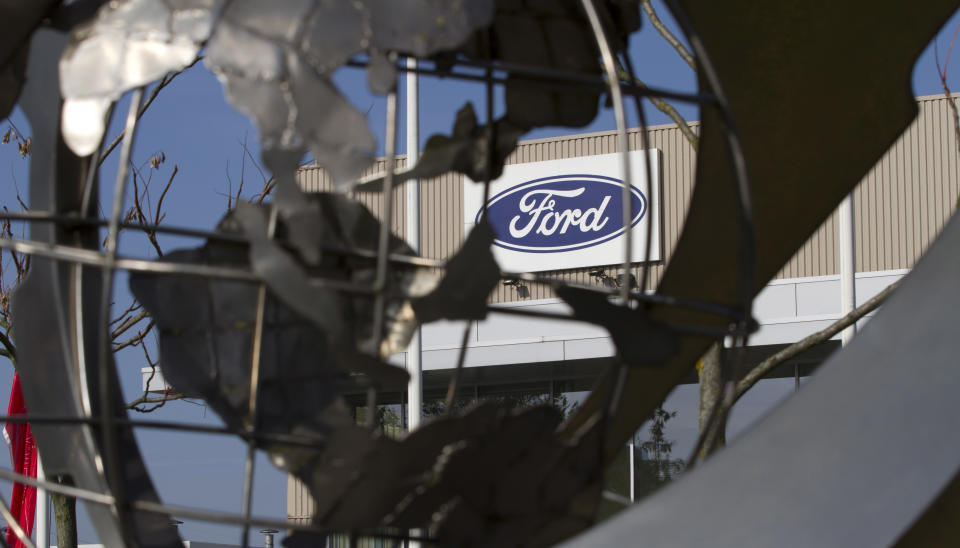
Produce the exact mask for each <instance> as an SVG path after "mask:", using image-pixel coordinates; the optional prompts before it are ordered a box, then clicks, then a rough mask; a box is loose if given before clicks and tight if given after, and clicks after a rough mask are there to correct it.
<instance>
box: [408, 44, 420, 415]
mask: <svg viewBox="0 0 960 548" xmlns="http://www.w3.org/2000/svg"><path fill="white" fill-rule="evenodd" d="M407 68H409V69H413V70H411V71H409V72H407V169H410V168H412V167H413V166H414V165H416V163H417V159H418V158H419V157H420V91H419V89H418V88H419V85H418V80H417V78H418V76H417V73H416V68H417V60H416V59H414V58H412V57H408V58H407ZM406 185H407V186H406V193H407V194H406V198H407V208H406V209H407V219H406V225H407V226H406V228H407V243H408V244H410V247H412V248H413V251H414V252H416V253H420V180H419V179H410V180H408V181H407V183H406ZM422 354H423V347H422V345H421V340H420V328H419V327H417V329H416V330H415V331H414V332H413V337H412V338H411V339H410V346H409V347H407V371H408V372H409V373H410V384H409V385H407V402H408V403H407V427H408V428H409V429H410V430H414V429H415V428H416V427H417V426H419V425H420V413H421V410H422V407H423V382H422V379H421V377H422V365H421V364H422V361H421V358H422Z"/></svg>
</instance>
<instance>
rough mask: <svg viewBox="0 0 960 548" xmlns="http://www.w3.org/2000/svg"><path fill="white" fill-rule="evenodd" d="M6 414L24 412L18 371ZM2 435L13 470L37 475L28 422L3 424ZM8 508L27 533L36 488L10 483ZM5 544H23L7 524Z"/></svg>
mask: <svg viewBox="0 0 960 548" xmlns="http://www.w3.org/2000/svg"><path fill="white" fill-rule="evenodd" d="M7 414H8V415H26V414H27V404H26V402H24V401H23V392H22V391H21V390H20V375H18V374H17V373H14V374H13V387H12V388H11V389H10V404H9V405H8V406H7ZM3 437H4V438H5V439H6V440H7V443H8V444H9V445H10V462H11V463H12V464H13V470H14V471H15V472H16V473H18V474H23V475H25V476H30V477H31V478H35V477H37V445H36V443H34V441H33V432H31V431H30V424H28V423H25V422H18V423H10V422H8V423H7V424H6V425H5V426H4V427H3ZM10 510H11V511H12V512H13V515H14V517H16V518H17V521H18V522H20V527H22V528H23V530H24V531H26V533H27V536H29V535H31V534H32V533H33V519H34V517H35V516H36V510H37V489H36V488H35V487H28V486H26V485H21V484H19V483H14V484H13V495H12V496H11V497H10ZM6 540H7V545H8V546H10V547H11V548H24V545H23V543H21V542H20V541H19V540H18V539H17V536H16V535H15V534H14V533H13V530H12V529H11V528H9V527H7V539H6Z"/></svg>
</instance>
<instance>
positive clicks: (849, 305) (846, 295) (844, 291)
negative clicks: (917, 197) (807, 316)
mask: <svg viewBox="0 0 960 548" xmlns="http://www.w3.org/2000/svg"><path fill="white" fill-rule="evenodd" d="M839 225H840V315H841V316H846V315H847V314H849V313H850V311H852V310H853V309H854V308H856V300H857V299H856V272H857V271H856V268H857V267H856V264H855V262H854V259H855V258H856V255H855V253H856V250H855V248H854V237H855V233H854V219H853V194H850V195H849V196H847V197H846V198H844V200H843V202H841V203H840V219H839ZM856 334H857V324H856V323H852V324H850V327H848V328H846V329H844V330H843V332H842V333H841V334H840V340H841V344H842V345H843V346H846V345H847V343H849V342H850V340H851V339H853V337H854V335H856Z"/></svg>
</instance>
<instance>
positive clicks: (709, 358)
mask: <svg viewBox="0 0 960 548" xmlns="http://www.w3.org/2000/svg"><path fill="white" fill-rule="evenodd" d="M720 344H721V343H719V342H717V343H715V344H714V345H713V346H711V347H710V349H709V350H707V352H706V354H704V355H703V357H702V358H700V363H699V364H698V366H699V367H697V372H698V374H699V377H700V415H699V426H700V428H699V431H700V435H701V436H702V435H703V432H704V430H706V428H707V426H708V423H709V421H710V413H711V412H712V411H713V410H714V408H715V407H717V406H718V404H720V403H722V402H720V401H719V400H720V399H721V398H723V374H722V371H721V360H720V352H721V347H720ZM718 410H719V409H718ZM722 419H723V417H717V418H715V419H714V423H716V424H715V425H714V433H713V434H712V435H710V436H709V437H707V439H706V440H705V441H704V443H703V448H702V449H700V455H699V456H700V458H701V459H704V458H706V457H708V456H709V455H710V454H711V453H713V452H714V451H715V450H716V449H717V448H719V447H723V445H724V444H725V443H726V441H727V440H726V427H725V426H724V424H723V423H724V421H723V420H722Z"/></svg>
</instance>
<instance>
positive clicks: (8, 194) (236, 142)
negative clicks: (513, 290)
mask: <svg viewBox="0 0 960 548" xmlns="http://www.w3.org/2000/svg"><path fill="white" fill-rule="evenodd" d="M655 4H656V5H657V7H658V9H659V12H660V14H661V17H663V18H664V19H665V20H667V22H668V23H670V24H671V26H674V27H675V25H673V24H672V21H670V18H669V15H668V13H667V11H666V9H665V8H664V7H663V6H662V4H659V3H655ZM958 24H960V16H956V15H955V16H954V17H953V18H952V19H951V20H950V22H948V23H947V24H946V26H945V27H944V30H943V31H941V33H940V35H939V36H938V38H937V40H938V41H939V44H940V49H941V57H943V55H944V53H945V51H946V48H947V46H948V45H949V42H950V39H951V37H952V35H953V31H954V29H955V28H956V27H957V25H958ZM631 54H632V56H633V59H634V64H635V65H636V69H637V71H638V73H639V75H640V76H641V78H643V79H644V80H645V81H646V82H647V83H648V84H649V85H653V86H662V87H668V88H672V89H678V90H683V91H694V90H695V88H696V79H695V76H694V74H693V73H692V71H690V69H689V68H688V67H687V66H686V65H685V64H684V63H683V62H682V61H681V60H680V59H679V58H678V57H677V56H676V54H675V53H674V52H673V51H672V49H671V48H670V47H669V46H668V45H667V44H666V43H665V42H664V41H663V40H662V39H661V38H660V37H659V36H658V35H657V34H656V31H655V30H653V29H652V27H650V26H649V25H645V26H644V28H643V30H642V31H641V32H640V33H639V34H638V35H636V36H635V37H634V38H633V41H632V43H631ZM957 62H960V60H958V61H956V62H954V64H953V65H952V69H951V71H950V75H949V77H950V80H949V81H950V83H951V84H952V85H953V86H955V87H956V88H958V89H960V68H957V66H956V63H957ZM336 82H337V84H338V85H339V86H340V87H341V89H342V91H343V92H344V94H345V95H347V96H348V97H349V99H350V100H351V101H352V102H353V104H354V105H356V106H357V108H359V109H360V110H361V111H364V112H366V111H367V110H369V116H368V119H369V123H370V126H371V129H372V130H373V131H374V134H375V135H377V137H378V141H379V143H380V146H381V150H382V146H383V139H382V136H383V132H384V123H385V122H384V112H385V99H384V98H383V97H382V96H375V95H372V94H370V93H369V92H368V91H367V90H366V75H365V73H364V71H362V70H360V69H354V68H344V69H341V70H340V71H339V72H338V73H337V74H336ZM913 87H914V93H915V94H916V95H918V96H919V95H932V94H938V93H942V89H941V87H940V82H939V79H938V77H937V73H936V68H935V66H934V61H933V51H932V47H931V48H928V50H927V51H926V52H925V53H924V54H923V56H922V57H921V59H920V62H919V63H918V64H917V67H916V69H915V71H914V77H913ZM400 99H401V105H402V104H403V103H402V101H403V100H404V97H403V90H402V89H401V97H400ZM466 101H472V102H473V104H474V107H475V110H476V111H477V113H478V116H480V117H481V118H482V117H483V112H484V89H483V86H482V85H480V84H464V83H459V82H450V81H444V80H439V79H436V78H423V79H422V80H421V130H420V136H421V141H422V142H423V141H426V139H427V138H428V137H429V136H430V135H431V134H433V133H437V132H442V133H447V132H449V130H450V126H451V124H452V120H453V116H454V114H455V113H456V111H457V110H458V109H459V108H460V107H461V106H462V105H463V104H464V102H466ZM677 107H678V108H679V109H680V111H681V112H682V113H683V114H684V116H685V117H687V119H689V120H695V119H697V118H698V115H697V109H696V108H695V107H694V106H690V105H682V104H677ZM125 110H126V101H121V104H120V105H119V106H118V109H117V112H118V113H124V112H125ZM402 112H403V109H402V106H401V113H402ZM498 112H499V105H498ZM628 112H629V113H630V114H629V116H630V120H631V125H635V124H636V116H635V113H634V111H633V108H632V107H630V106H629V105H628ZM647 114H648V116H649V119H650V123H652V124H662V123H668V122H669V120H668V119H667V118H666V117H665V116H664V115H662V114H661V113H660V112H659V111H657V110H655V109H653V108H652V107H651V108H648V109H647ZM117 118H122V115H121V116H118V117H117ZM11 120H12V123H13V124H15V125H16V126H17V127H18V128H19V129H20V130H21V131H22V132H23V133H25V134H27V135H29V124H27V122H26V121H25V120H24V118H23V116H22V114H20V113H19V112H15V113H14V114H13V116H12V117H11ZM828 123H829V121H824V124H825V128H826V125H827V124H828ZM118 124H119V122H118V121H117V120H114V122H113V123H112V124H111V129H110V130H109V134H110V135H111V136H112V135H115V134H116V133H117V132H118V131H119V129H118ZM400 124H401V125H400V128H399V135H400V136H401V139H400V143H399V151H400V152H404V151H405V146H404V143H403V138H402V136H403V135H404V130H403V128H404V124H405V120H404V119H403V117H402V115H401V120H400ZM4 125H6V124H4ZM613 127H614V123H613V117H612V113H611V111H609V110H604V111H603V112H602V114H601V115H600V116H599V117H598V118H597V120H595V121H594V122H593V123H592V124H591V125H590V126H588V127H586V128H579V129H577V130H575V131H574V130H570V129H566V128H543V129H538V130H536V131H534V132H531V133H530V134H529V135H528V136H527V137H528V138H535V137H548V136H556V135H562V134H567V133H579V132H585V131H599V130H608V129H613ZM0 130H2V131H6V128H5V127H2V128H0ZM244 140H246V142H247V146H248V148H249V150H250V152H251V153H252V155H253V157H254V158H257V157H258V155H259V147H258V144H257V131H256V129H255V128H254V127H253V126H251V124H250V122H249V121H248V120H247V119H246V118H245V117H244V116H242V115H240V114H238V113H237V112H235V111H234V110H232V108H231V107H230V106H229V105H227V104H226V102H225V101H224V99H223V95H222V91H221V88H220V84H219V83H218V82H217V80H216V78H215V77H214V76H213V75H211V74H210V73H209V72H208V71H207V70H206V69H205V68H204V67H203V66H201V65H198V66H197V67H195V68H192V69H190V70H188V71H186V72H185V73H184V74H182V75H181V76H179V77H178V78H177V79H176V80H175V81H174V83H173V84H172V85H170V86H169V87H168V88H167V89H165V90H163V92H162V93H161V94H160V96H159V98H158V99H157V101H156V102H155V104H154V105H153V106H152V107H151V108H150V110H149V111H148V112H147V114H146V116H144V118H143V120H142V121H141V124H140V132H139V134H138V138H137V141H136V146H135V149H134V154H133V160H134V163H135V164H137V165H145V164H146V163H147V162H148V161H149V159H150V157H151V156H153V155H155V154H158V153H160V152H162V153H163V154H164V155H165V156H166V163H165V164H163V165H162V166H161V167H160V169H159V170H157V172H156V173H155V175H154V178H155V180H157V181H163V180H166V178H167V177H169V175H170V173H171V171H172V169H173V166H174V165H176V166H177V167H178V170H179V172H178V175H177V178H176V181H175V183H174V185H173V189H172V190H171V193H170V195H169V196H168V198H167V200H168V204H169V205H168V207H167V209H166V211H167V215H168V216H167V219H166V221H165V222H167V223H169V224H171V225H182V226H190V227H198V228H204V229H210V228H212V227H213V226H214V224H215V223H216V221H217V220H218V219H219V217H220V215H221V214H222V212H223V211H224V209H225V205H226V198H225V197H224V196H223V193H226V192H227V190H228V186H229V183H228V179H230V180H232V181H233V185H234V190H235V189H236V184H237V183H238V182H239V181H240V177H241V171H245V175H246V185H247V186H246V187H245V195H247V196H249V195H251V194H253V193H254V192H255V191H257V190H258V189H259V186H258V184H260V183H261V182H262V181H261V179H260V175H259V173H258V172H257V170H256V169H255V168H253V166H252V164H251V162H250V161H249V160H246V162H245V161H244V157H243V154H242V143H243V142H244ZM115 156H116V154H115V155H114V157H112V159H113V162H115V161H116V158H115ZM148 169H149V168H145V170H144V172H145V173H146V171H147V170H148ZM0 173H2V174H3V175H2V178H0V204H7V205H8V206H9V207H11V208H13V205H14V204H15V201H14V188H15V185H14V183H16V186H18V187H19V189H20V191H21V192H22V193H23V194H24V196H26V192H27V179H28V173H29V170H28V165H27V161H26V160H23V159H21V158H20V156H19V155H18V154H17V151H16V147H15V146H14V145H12V144H11V145H6V146H0ZM114 173H115V166H114V165H113V164H111V163H110V162H108V165H105V167H104V169H103V171H102V175H101V177H102V181H103V186H104V187H105V188H106V189H109V188H110V186H111V185H112V181H113V177H114ZM104 203H108V200H105V201H104ZM163 244H164V247H166V248H167V249H172V248H174V247H177V246H194V245H197V242H196V241H189V240H182V239H176V238H165V239H164V240H163ZM122 249H123V250H124V253H126V254H129V255H140V256H150V250H149V248H148V247H147V246H146V241H145V239H144V238H143V237H142V236H140V235H137V234H134V233H129V234H125V235H124V236H123V241H122ZM117 284H118V287H119V288H120V293H118V302H123V301H124V300H125V299H126V298H127V297H126V296H125V291H123V289H124V288H125V287H126V282H125V279H124V277H120V279H118V282H117ZM141 365H142V356H141V355H140V354H139V350H134V351H125V352H123V353H122V354H121V355H120V356H119V367H120V371H121V376H122V384H123V388H124V391H125V396H126V397H127V399H128V400H129V399H133V398H135V397H137V396H138V395H139V387H140V373H139V369H140V366H141ZM2 367H3V366H2V365H0V369H2ZM11 376H12V368H8V369H7V370H6V372H5V373H4V372H0V401H3V400H4V399H5V398H6V397H7V394H8V393H9V382H10V377H11ZM765 382H766V383H767V384H769V387H768V388H769V389H767V390H758V391H756V393H755V394H754V395H752V396H751V397H749V398H746V399H745V400H744V401H743V403H742V404H741V405H739V406H738V408H737V411H736V413H735V414H734V421H735V424H734V425H733V427H732V431H733V432H737V431H738V429H742V428H743V426H745V425H746V424H748V423H749V422H751V421H752V420H753V419H755V418H756V416H757V415H758V414H759V413H760V412H761V411H762V410H763V409H766V408H768V407H769V406H770V405H772V404H773V402H775V401H777V400H779V398H781V397H783V396H785V395H787V394H788V393H789V391H790V389H791V387H792V382H791V383H789V386H788V384H785V383H784V382H782V381H765ZM771 383H772V384H771ZM688 392H690V393H688ZM691 394H692V391H690V390H689V387H687V388H682V389H680V390H678V391H677V393H676V394H675V395H674V396H673V397H672V398H671V399H672V401H673V402H674V403H673V404H670V403H668V407H669V406H670V405H676V406H677V408H678V409H683V411H682V412H681V415H680V416H679V417H678V419H677V421H675V422H674V423H672V425H671V430H670V431H668V437H670V436H674V437H675V438H677V439H678V440H679V443H678V447H677V452H676V454H677V455H684V454H685V453H686V451H687V449H684V447H687V446H688V444H689V443H691V442H692V441H691V440H690V438H691V430H692V431H693V432H695V428H696V417H695V404H694V407H693V408H692V409H693V411H692V412H691V411H689V410H690V409H691V407H690V401H691V398H692V401H694V402H695V395H691ZM150 418H153V419H158V420H185V421H195V422H200V423H208V424H209V423H216V422H217V419H216V417H215V416H214V415H213V414H212V412H210V410H209V409H206V408H205V407H203V406H200V405H195V404H190V403H184V402H174V403H171V404H168V406H167V407H165V408H164V409H162V410H160V411H158V412H156V413H154V414H153V415H152V416H151V417H150ZM691 421H692V422H691ZM139 438H140V441H141V448H142V450H143V452H144V453H145V454H146V455H147V461H148V467H149V469H150V471H151V473H152V475H153V477H154V481H155V483H156V484H157V486H158V489H159V491H160V494H161V496H162V498H163V499H164V501H165V502H169V503H172V504H182V505H189V506H196V507H203V508H213V509H218V510H225V511H239V510H240V494H241V489H242V471H243V462H242V460H243V446H242V444H241V443H240V442H239V441H237V440H236V439H233V438H229V437H212V436H198V435H195V434H179V433H172V432H160V431H143V432H141V433H140V435H139ZM255 480H256V485H255V487H256V490H255V501H254V502H255V504H254V511H255V513H256V514H260V515H265V516H273V517H277V518H282V517H283V516H284V504H285V498H284V496H285V486H286V484H285V475H284V474H283V473H281V472H279V471H277V470H276V469H275V468H273V467H272V466H271V465H270V464H269V463H268V462H267V461H266V458H265V457H264V456H263V455H260V456H259V457H258V464H257V473H256V476H255ZM0 492H2V493H3V496H4V497H8V496H9V492H10V490H9V484H5V483H2V482H0ZM181 530H182V533H183V536H184V538H185V539H191V540H208V541H216V542H227V543H236V542H237V541H238V540H239V533H238V532H237V530H236V529H235V528H233V527H222V526H217V525H212V524H207V523H203V522H193V521H187V523H185V524H184V525H183V526H182V528H181ZM260 538H261V537H260V536H259V535H258V534H256V532H254V534H253V535H252V536H251V539H252V542H254V543H255V544H259V543H260V542H262V540H260ZM80 540H81V542H93V541H95V535H94V533H93V532H92V530H91V528H90V527H89V525H88V524H86V523H82V524H81V529H80Z"/></svg>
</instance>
